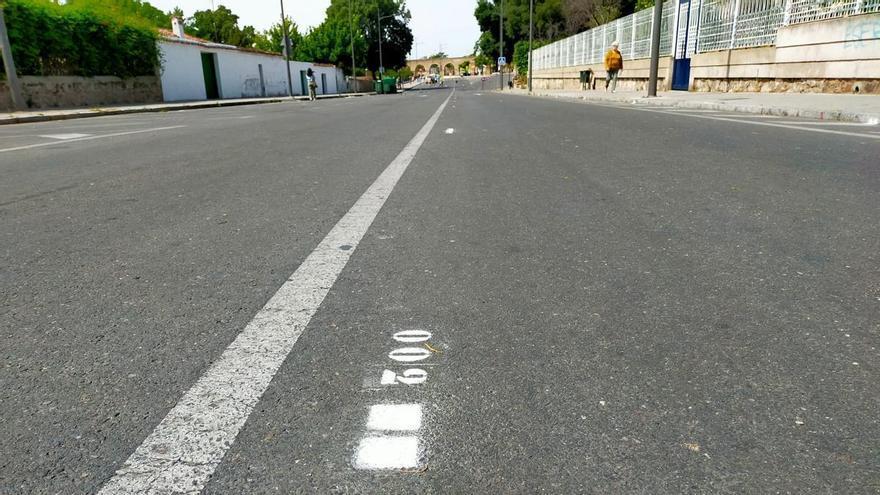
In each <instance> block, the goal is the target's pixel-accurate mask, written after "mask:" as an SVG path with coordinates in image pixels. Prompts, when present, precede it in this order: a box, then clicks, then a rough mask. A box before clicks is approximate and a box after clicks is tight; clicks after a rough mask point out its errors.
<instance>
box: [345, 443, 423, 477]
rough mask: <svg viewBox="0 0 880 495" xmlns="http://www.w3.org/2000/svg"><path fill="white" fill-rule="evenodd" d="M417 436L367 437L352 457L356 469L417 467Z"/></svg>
mask: <svg viewBox="0 0 880 495" xmlns="http://www.w3.org/2000/svg"><path fill="white" fill-rule="evenodd" d="M419 453H420V452H419V439H418V438H417V437H367V438H364V439H363V440H361V443H360V445H358V449H357V453H356V454H355V458H354V467H355V468H356V469H413V468H417V467H419V457H420V456H419Z"/></svg>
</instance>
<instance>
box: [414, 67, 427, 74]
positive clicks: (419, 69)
mask: <svg viewBox="0 0 880 495" xmlns="http://www.w3.org/2000/svg"><path fill="white" fill-rule="evenodd" d="M425 72H428V71H427V70H425V66H424V65H422V64H419V65H416V68H415V69H413V74H415V75H417V76H423V75H425Z"/></svg>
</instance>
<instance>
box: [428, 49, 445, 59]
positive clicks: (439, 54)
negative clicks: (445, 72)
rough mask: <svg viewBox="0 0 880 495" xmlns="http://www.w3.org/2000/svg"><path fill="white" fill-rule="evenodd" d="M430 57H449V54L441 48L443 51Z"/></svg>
mask: <svg viewBox="0 0 880 495" xmlns="http://www.w3.org/2000/svg"><path fill="white" fill-rule="evenodd" d="M428 58H449V55H447V54H446V52H444V51H442V50H441V51H439V52H437V53H435V54H433V55H431V56H430V57H428Z"/></svg>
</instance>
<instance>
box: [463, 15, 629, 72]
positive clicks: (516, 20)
mask: <svg viewBox="0 0 880 495" xmlns="http://www.w3.org/2000/svg"><path fill="white" fill-rule="evenodd" d="M642 1H644V0H642ZM500 3H501V2H500V0H477V5H476V8H475V9H474V17H476V19H477V23H478V24H479V26H480V31H481V34H480V38H479V39H478V40H477V43H476V45H475V46H474V51H475V53H476V54H477V55H482V56H483V57H484V60H495V59H496V58H497V57H498V55H499V50H500V47H499V42H498V40H499V30H500V26H499V17H500V12H499V10H500V9H499V6H500ZM635 5H636V0H535V18H534V23H535V30H534V37H535V39H536V40H538V41H540V42H550V41H555V40H557V39H560V38H564V37H566V36H571V35H573V34H577V33H580V32H582V31H586V30H587V29H590V28H593V27H596V26H599V25H602V24H605V23H607V22H610V21H613V20H614V19H616V18H618V17H620V16H621V15H627V14H631V13H632V12H633V11H634V9H635ZM528 39H529V0H504V56H505V57H507V59H508V60H512V56H513V52H514V47H515V46H516V44H517V42H519V41H523V40H528ZM493 63H494V62H493Z"/></svg>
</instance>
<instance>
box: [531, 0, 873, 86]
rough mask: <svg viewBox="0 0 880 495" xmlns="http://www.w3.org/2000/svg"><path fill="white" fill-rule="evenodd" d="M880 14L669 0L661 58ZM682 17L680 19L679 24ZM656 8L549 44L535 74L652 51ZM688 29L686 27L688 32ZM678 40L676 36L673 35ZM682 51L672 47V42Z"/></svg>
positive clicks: (797, 3)
mask: <svg viewBox="0 0 880 495" xmlns="http://www.w3.org/2000/svg"><path fill="white" fill-rule="evenodd" d="M871 12H880V0H691V1H690V3H685V4H681V8H679V2H677V1H675V0H667V1H666V2H665V4H664V6H663V17H662V19H661V28H660V29H661V36H660V55H661V56H668V55H672V54H673V48H674V49H675V55H676V58H681V57H683V56H690V55H691V54H693V53H705V52H711V51H715V50H728V49H733V48H748V47H757V46H768V45H773V44H775V43H776V36H777V33H778V31H779V28H780V27H782V26H785V25H792V24H801V23H805V22H813V21H819V20H823V19H832V18H836V17H845V16H850V15H858V14H865V13H871ZM676 14H678V19H676V18H675V17H676ZM653 15H654V9H645V10H641V11H639V12H636V13H634V14H631V15H628V16H626V17H621V18H620V19H617V20H615V21H612V22H610V23H608V24H604V25H602V26H599V27H596V28H593V29H590V30H588V31H584V32H582V33H579V34H576V35H574V36H570V37H568V38H565V39H562V40H559V41H557V42H555V43H551V44H549V45H545V46H543V47H541V48H538V49H536V50H535V51H534V54H533V59H532V60H533V63H534V64H535V69H537V70H541V69H555V68H561V67H572V66H577V65H588V64H598V63H601V62H602V60H603V59H604V57H605V52H606V51H607V50H608V49H609V47H610V46H611V43H612V42H614V41H617V42H618V43H619V44H620V52H621V54H623V58H624V59H627V60H633V59H639V58H647V57H648V56H650V52H651V25H652V24H653ZM685 25H686V27H685ZM676 31H677V32H678V33H679V36H677V37H676V36H673V35H674V33H675V32H676ZM674 41H675V42H677V45H678V46H675V47H673V46H672V45H673V42H674Z"/></svg>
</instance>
